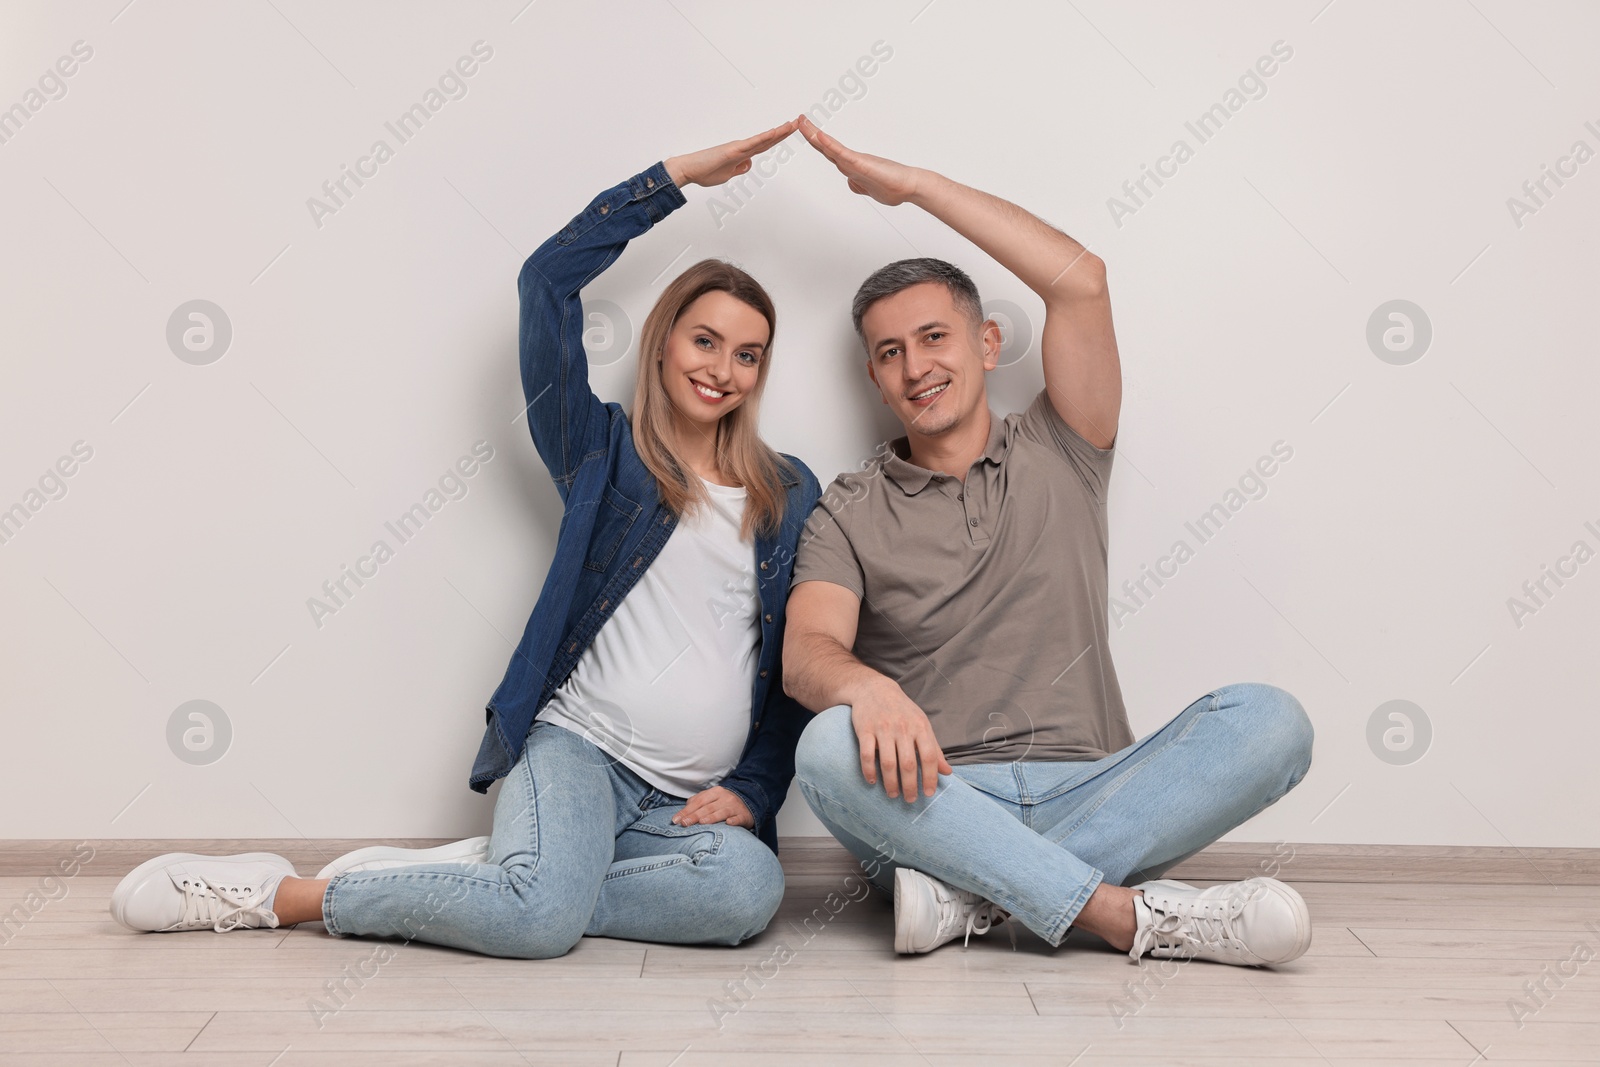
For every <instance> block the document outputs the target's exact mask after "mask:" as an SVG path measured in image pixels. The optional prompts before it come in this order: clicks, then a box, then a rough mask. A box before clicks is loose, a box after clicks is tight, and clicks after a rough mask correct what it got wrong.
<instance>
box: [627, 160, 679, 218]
mask: <svg viewBox="0 0 1600 1067" xmlns="http://www.w3.org/2000/svg"><path fill="white" fill-rule="evenodd" d="M628 191H629V193H630V194H632V196H633V199H635V200H645V199H648V198H650V197H653V196H659V197H661V198H663V199H664V200H665V201H666V204H667V205H669V207H668V210H671V208H678V207H682V206H683V205H684V204H686V203H688V200H687V199H686V198H685V197H684V195H683V190H682V189H679V188H678V184H677V183H676V182H674V181H673V180H672V175H670V174H668V173H667V163H666V160H661V161H659V162H657V163H656V164H655V165H654V166H652V167H650V168H648V169H646V170H642V171H640V172H639V173H638V174H635V175H634V176H633V177H632V178H630V179H629V180H628Z"/></svg>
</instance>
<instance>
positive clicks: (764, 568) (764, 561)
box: [761, 560, 767, 570]
mask: <svg viewBox="0 0 1600 1067" xmlns="http://www.w3.org/2000/svg"><path fill="white" fill-rule="evenodd" d="M761 569H762V570H766V569H767V561H766V560H762V561H761Z"/></svg>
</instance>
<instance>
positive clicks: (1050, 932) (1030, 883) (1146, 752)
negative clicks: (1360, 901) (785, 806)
mask: <svg viewBox="0 0 1600 1067" xmlns="http://www.w3.org/2000/svg"><path fill="white" fill-rule="evenodd" d="M1311 740H1312V730H1311V721H1310V720H1309V719H1308V718H1307V717H1306V713H1305V709H1304V708H1302V707H1301V706H1300V703H1299V701H1297V700H1295V698H1294V697H1292V696H1290V695H1289V694H1288V693H1286V692H1284V691H1283V690H1282V689H1278V688H1276V687H1274V686H1270V685H1261V684H1257V683H1243V684H1239V685H1228V686H1223V687H1222V688H1221V689H1218V690H1216V691H1215V692H1212V693H1207V694H1206V695H1205V696H1203V697H1201V698H1200V699H1199V700H1197V701H1195V702H1194V703H1193V704H1190V705H1189V706H1188V707H1187V708H1185V709H1184V711H1183V713H1182V714H1181V715H1179V716H1178V717H1177V718H1175V719H1173V720H1172V721H1171V722H1169V723H1167V725H1165V726H1163V727H1162V728H1161V729H1159V730H1157V731H1156V732H1155V733H1153V734H1151V735H1150V736H1148V737H1146V738H1144V739H1143V740H1141V741H1138V742H1135V743H1134V744H1132V745H1130V746H1129V747H1127V748H1125V749H1123V750H1122V751H1120V752H1115V753H1112V754H1111V755H1109V756H1107V757H1105V758H1104V759H1099V760H1093V761H1086V762H1077V763H1054V762H1028V763H984V764H963V765H961V766H958V767H955V768H954V770H955V773H954V774H953V775H940V776H939V785H938V789H937V790H936V791H935V793H934V795H933V796H932V797H927V796H922V795H921V794H920V793H919V794H918V796H917V799H916V802H915V803H913V804H907V803H906V802H905V801H904V800H903V799H899V798H891V797H889V796H888V795H887V794H886V793H885V792H884V791H883V785H882V783H881V781H880V783H879V784H878V785H868V784H867V783H866V780H865V779H864V778H863V777H862V776H861V754H860V753H861V750H860V746H859V744H858V743H857V741H856V734H855V728H854V726H853V725H852V724H851V721H850V708H849V706H847V705H842V704H841V705H839V706H838V707H833V708H828V709H827V710H826V711H822V712H819V713H818V714H817V715H816V717H815V718H814V719H813V720H812V721H811V723H810V724H809V725H807V726H806V730H805V733H804V734H802V735H801V737H800V746H799V748H798V749H797V750H796V752H795V781H796V782H797V783H798V784H799V786H800V792H801V793H802V794H803V795H804V796H805V798H806V802H807V803H809V804H810V805H811V810H812V811H814V812H816V813H817V818H819V819H821V820H822V822H823V824H824V825H825V826H827V828H828V829H829V830H830V831H831V832H832V833H833V835H834V836H835V837H836V838H838V839H839V841H840V843H841V844H843V845H844V846H845V847H846V848H848V849H849V850H850V851H851V853H852V854H854V855H855V857H856V858H857V859H858V860H860V861H861V864H862V867H863V869H864V870H865V871H866V872H867V874H868V877H869V880H871V881H872V883H873V884H874V885H876V886H877V887H878V888H879V889H882V890H885V891H891V890H892V887H893V884H894V869H895V868H896V867H899V866H906V867H911V868H913V869H914V870H918V871H922V872H923V873H925V874H930V875H932V876H934V877H935V878H938V879H939V880H940V881H943V882H947V883H948V884H950V885H953V886H955V887H957V888H959V889H965V890H969V891H971V892H974V893H977V894H978V895H979V896H981V897H984V898H985V899H987V900H990V901H993V902H994V903H995V904H998V905H999V906H1000V907H1002V908H1004V909H1005V910H1006V911H1008V912H1010V913H1011V914H1012V915H1013V916H1014V917H1015V918H1016V919H1017V920H1018V921H1020V922H1021V923H1022V924H1023V925H1025V926H1027V927H1028V929H1030V930H1032V931H1033V932H1034V933H1036V934H1038V935H1039V936H1040V937H1042V938H1044V939H1045V940H1046V941H1048V942H1049V943H1050V944H1052V945H1059V944H1061V942H1062V941H1063V940H1064V939H1065V938H1066V936H1067V932H1068V930H1069V929H1070V928H1071V926H1072V921H1073V919H1074V918H1076V917H1077V914H1078V912H1079V911H1080V910H1081V909H1082V908H1083V905H1084V904H1085V903H1087V902H1088V900H1089V897H1090V895H1091V894H1093V893H1094V891H1095V889H1096V888H1097V887H1098V886H1099V885H1100V883H1101V882H1102V881H1109V882H1110V883H1111V884H1113V885H1133V884H1136V883H1137V882H1141V881H1145V880H1147V879H1151V878H1157V877H1160V875H1161V873H1162V872H1163V871H1165V870H1166V869H1167V868H1169V867H1171V866H1173V865H1175V864H1177V863H1178V862H1179V861H1180V860H1183V859H1186V858H1188V857H1189V856H1192V855H1193V854H1194V853H1196V852H1198V851H1200V850H1201V849H1202V848H1204V847H1205V846H1206V845H1209V844H1211V843H1212V842H1213V841H1215V840H1216V839H1217V838H1219V837H1221V836H1222V835H1223V834H1225V833H1227V832H1228V831H1229V830H1231V829H1233V828H1234V827H1235V826H1238V825H1239V824H1240V823H1242V822H1244V821H1245V820H1246V819H1248V818H1250V817H1251V816H1252V815H1254V814H1256V812H1258V811H1261V810H1262V809H1264V808H1266V807H1267V806H1268V805H1270V804H1272V803H1273V802H1274V801H1276V800H1277V799H1278V798H1279V797H1281V796H1283V795H1284V794H1285V793H1287V792H1288V791H1289V790H1291V789H1293V788H1294V787H1295V786H1296V785H1298V784H1299V783H1300V779H1301V778H1303V777H1305V773H1306V771H1307V770H1308V769H1309V768H1310V766H1311ZM880 778H881V775H880Z"/></svg>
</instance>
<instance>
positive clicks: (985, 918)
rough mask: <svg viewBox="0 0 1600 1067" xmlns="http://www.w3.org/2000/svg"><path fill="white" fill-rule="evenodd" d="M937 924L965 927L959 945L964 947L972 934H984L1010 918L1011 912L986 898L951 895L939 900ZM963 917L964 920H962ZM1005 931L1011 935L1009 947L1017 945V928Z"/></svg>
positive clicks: (951, 927)
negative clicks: (970, 898) (969, 898)
mask: <svg viewBox="0 0 1600 1067" xmlns="http://www.w3.org/2000/svg"><path fill="white" fill-rule="evenodd" d="M939 908H940V920H939V925H940V926H942V927H944V928H945V929H946V930H949V929H960V928H962V927H963V926H965V927H966V936H965V937H964V938H962V939H961V947H962V948H966V947H967V945H968V944H970V943H971V941H972V935H973V934H986V933H988V932H989V931H990V930H991V929H993V928H994V927H995V926H998V925H999V924H1000V923H1003V922H1005V921H1006V920H1007V919H1009V918H1011V913H1010V912H1008V911H1006V910H1005V909H1004V908H1002V907H1000V906H998V905H996V904H991V903H990V902H989V901H987V900H979V899H972V900H963V899H962V898H961V897H959V896H957V897H952V898H950V899H948V900H942V901H940V902H939ZM963 919H965V922H963V921H962V920H963ZM1006 933H1008V934H1010V935H1011V947H1012V948H1013V949H1015V948H1016V947H1017V928H1016V927H1015V926H1014V925H1012V926H1007V927H1006Z"/></svg>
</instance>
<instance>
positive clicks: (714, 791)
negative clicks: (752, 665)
mask: <svg viewBox="0 0 1600 1067" xmlns="http://www.w3.org/2000/svg"><path fill="white" fill-rule="evenodd" d="M724 147H726V146H724ZM672 821H673V823H674V824H675V825H678V826H698V825H700V824H701V823H713V822H725V823H727V824H728V825H729V826H742V827H744V828H745V829H746V830H754V829H755V828H756V821H755V819H753V818H751V817H750V809H749V808H747V807H745V806H744V801H742V800H740V799H739V798H738V797H737V796H736V795H734V794H733V793H730V792H729V791H728V790H726V789H724V788H722V787H721V786H720V785H714V786H712V787H711V788H710V789H703V790H701V791H700V792H698V793H696V794H695V795H694V796H692V797H690V798H689V802H688V803H687V804H685V805H684V806H683V810H682V811H680V812H678V814H676V815H674V816H673V817H672Z"/></svg>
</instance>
